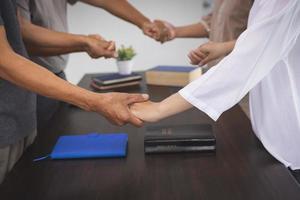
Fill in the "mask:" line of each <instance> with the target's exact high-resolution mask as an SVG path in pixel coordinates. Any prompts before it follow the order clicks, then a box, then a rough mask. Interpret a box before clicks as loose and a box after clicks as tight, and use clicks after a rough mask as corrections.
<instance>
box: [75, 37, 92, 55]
mask: <svg viewBox="0 0 300 200" xmlns="http://www.w3.org/2000/svg"><path fill="white" fill-rule="evenodd" d="M77 48H78V51H79V52H87V51H88V49H89V48H90V40H89V37H88V36H86V35H77Z"/></svg>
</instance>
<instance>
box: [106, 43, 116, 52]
mask: <svg viewBox="0 0 300 200" xmlns="http://www.w3.org/2000/svg"><path fill="white" fill-rule="evenodd" d="M115 49H116V43H115V42H114V41H109V46H108V47H107V50H110V51H114V50H115Z"/></svg>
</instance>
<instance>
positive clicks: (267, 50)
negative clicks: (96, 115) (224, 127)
mask: <svg viewBox="0 0 300 200" xmlns="http://www.w3.org/2000/svg"><path fill="white" fill-rule="evenodd" d="M295 3H296V2H295V1H293V2H290V3H289V4H288V6H286V7H287V8H285V9H284V12H276V13H274V16H270V15H266V16H265V17H266V18H265V19H262V18H261V15H260V13H258V14H257V16H258V17H257V18H255V17H254V16H252V19H251V25H250V26H248V28H247V30H246V31H245V32H244V33H242V34H241V36H240V37H239V38H238V40H237V41H236V44H235V47H234V49H233V51H232V52H231V54H230V55H228V56H227V57H225V58H224V59H223V60H222V61H221V62H220V63H219V64H218V65H216V66H214V67H212V68H211V69H210V70H209V71H208V72H206V73H205V74H204V75H203V76H201V77H200V78H199V79H197V80H195V81H193V82H192V83H190V84H189V85H187V86H186V87H184V88H183V89H182V90H180V91H179V94H180V96H181V97H178V94H176V95H175V97H176V98H173V97H170V98H167V101H166V102H167V104H164V103H147V104H149V105H147V104H145V106H143V105H144V104H141V105H142V106H139V104H137V107H135V105H134V106H133V107H132V108H133V112H134V113H135V114H136V115H137V116H138V117H140V118H141V119H145V121H147V120H149V121H150V122H151V121H156V120H159V119H162V118H163V117H166V116H169V115H172V114H175V113H177V112H181V111H184V110H186V109H188V108H190V105H188V103H187V102H189V103H190V104H192V105H193V106H195V107H197V108H198V109H199V110H201V111H203V112H205V113H206V114H207V115H209V116H210V117H211V118H212V119H213V120H217V119H218V118H219V116H220V115H221V114H222V113H223V112H224V111H226V110H228V109H230V108H231V107H232V106H234V105H235V104H236V103H238V102H239V101H240V100H241V99H242V98H243V97H244V96H245V95H246V94H247V93H248V92H249V91H250V90H251V89H252V88H253V87H255V86H256V85H257V84H258V83H259V82H261V81H262V80H263V79H264V78H265V77H266V76H267V75H268V74H269V73H270V72H271V71H272V69H274V68H275V67H281V66H282V67H284V66H285V65H286V63H287V58H290V52H291V51H292V50H295V49H296V48H295V47H297V46H296V45H298V44H299V43H298V42H299V40H297V38H299V35H300V23H299V20H298V17H299V15H300V9H298V11H297V12H294V4H295ZM298 8H299V7H298ZM259 12H265V10H264V9H261V10H260V11H259ZM271 14H273V13H271ZM182 98H183V99H185V100H182ZM169 100H173V101H174V102H175V104H173V103H172V102H171V101H169ZM185 101H187V102H185ZM178 102H179V103H178ZM149 106H150V109H149ZM168 106H170V107H168ZM162 107H163V108H162ZM165 108H166V110H164V109H165ZM143 109H145V110H146V112H143ZM168 110H170V111H168ZM162 111H163V112H165V113H166V114H164V113H163V112H162ZM151 114H152V115H153V116H151ZM149 115H150V117H148V116H149ZM160 115H161V116H160ZM144 116H146V117H144Z"/></svg>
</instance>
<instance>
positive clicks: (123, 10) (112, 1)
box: [81, 0, 150, 29]
mask: <svg viewBox="0 0 300 200" xmlns="http://www.w3.org/2000/svg"><path fill="white" fill-rule="evenodd" d="M81 1H82V2H85V3H87V4H90V5H93V6H95V7H99V8H103V9H104V10H106V11H108V12H110V13H111V14H113V15H114V16H116V17H119V18H121V19H123V20H125V21H127V22H130V23H132V24H134V25H136V26H138V27H139V28H141V29H142V27H143V25H144V24H145V23H149V22H150V20H149V19H148V18H147V17H145V16H144V15H143V14H142V13H141V12H139V11H138V10H137V9H136V8H135V7H133V6H132V5H131V4H130V3H129V2H128V1H127V0H81Z"/></svg>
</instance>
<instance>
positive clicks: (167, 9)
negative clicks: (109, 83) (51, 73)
mask: <svg viewBox="0 0 300 200" xmlns="http://www.w3.org/2000/svg"><path fill="white" fill-rule="evenodd" d="M130 2H131V3H132V4H133V5H134V6H136V8H138V9H139V10H140V11H141V12H142V13H144V14H145V15H146V16H147V17H149V18H151V19H164V20H167V21H170V22H172V23H174V24H176V25H183V24H188V23H194V22H197V21H199V19H200V18H201V16H202V15H204V14H206V13H207V10H204V9H203V7H202V4H203V0H148V1H145V0H130ZM68 18H69V28H70V32H72V33H82V34H91V33H99V34H100V35H102V36H103V37H105V38H106V39H108V40H114V41H116V44H117V46H120V45H121V44H124V45H132V46H133V47H134V48H135V50H136V51H137V54H138V55H137V56H136V58H135V65H134V70H145V69H148V68H151V67H153V66H156V65H189V63H188V59H187V53H188V52H189V50H191V49H193V48H195V47H197V46H198V45H199V44H201V43H203V42H204V41H205V40H203V39H178V40H175V41H172V42H169V43H166V44H163V45H161V44H159V43H157V42H155V41H154V40H152V39H150V38H148V37H146V36H144V35H143V34H142V32H141V31H140V30H139V29H138V28H136V27H135V26H133V25H131V24H129V23H127V22H124V21H122V20H119V19H118V18H116V17H114V16H112V15H111V14H109V13H107V12H105V11H104V10H101V9H98V8H93V7H91V6H88V5H84V4H82V3H78V4H76V5H75V6H70V7H69V10H68ZM116 70H117V68H116V65H115V60H112V59H110V60H105V59H97V60H92V59H90V58H89V57H88V56H87V55H86V54H82V53H78V54H73V55H71V57H70V61H69V64H68V67H67V70H66V73H67V77H68V80H69V81H70V82H72V83H78V81H79V80H80V79H81V78H82V76H83V75H84V74H85V73H91V72H98V73H99V72H113V71H116Z"/></svg>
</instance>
